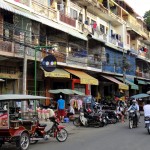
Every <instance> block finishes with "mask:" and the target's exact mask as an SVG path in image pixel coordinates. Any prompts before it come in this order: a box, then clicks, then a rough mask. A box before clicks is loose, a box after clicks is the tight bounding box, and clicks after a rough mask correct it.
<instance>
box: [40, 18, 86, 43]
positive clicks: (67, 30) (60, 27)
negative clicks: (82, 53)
mask: <svg viewBox="0 0 150 150" xmlns="http://www.w3.org/2000/svg"><path fill="white" fill-rule="evenodd" d="M38 17H39V18H40V20H41V23H43V24H45V25H48V26H49V27H52V28H55V29H58V30H60V31H63V32H65V33H68V34H70V35H72V36H75V37H77V38H79V39H82V40H85V41H87V40H88V39H87V37H86V36H85V35H84V34H82V33H80V32H78V31H76V30H74V29H72V28H70V27H67V26H65V25H62V24H60V23H59V24H58V23H57V22H54V21H52V20H49V19H46V18H44V17H41V16H38Z"/></svg>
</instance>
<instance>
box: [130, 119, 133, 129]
mask: <svg viewBox="0 0 150 150" xmlns="http://www.w3.org/2000/svg"><path fill="white" fill-rule="evenodd" d="M129 128H130V129H132V128H133V120H129Z"/></svg>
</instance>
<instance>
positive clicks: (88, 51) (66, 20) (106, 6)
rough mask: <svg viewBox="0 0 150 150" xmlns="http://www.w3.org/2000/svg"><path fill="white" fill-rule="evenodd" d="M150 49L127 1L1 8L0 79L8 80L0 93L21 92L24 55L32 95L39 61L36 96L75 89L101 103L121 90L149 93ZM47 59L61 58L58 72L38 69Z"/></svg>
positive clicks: (27, 1) (9, 2) (54, 1)
mask: <svg viewBox="0 0 150 150" xmlns="http://www.w3.org/2000/svg"><path fill="white" fill-rule="evenodd" d="M37 46H38V49H36V47H37ZM42 46H45V48H42ZM149 47H150V39H149V31H148V30H147V28H146V25H145V23H144V22H143V21H142V20H141V19H140V16H138V14H136V13H135V12H134V11H133V9H132V8H131V7H130V6H129V5H128V4H127V3H125V2H123V1H119V0H115V1H113V0H80V1H78V0H2V1H1V3H0V60H1V64H0V68H1V69H0V70H1V72H0V78H2V79H4V80H5V82H3V83H1V84H0V89H1V93H21V92H22V90H23V86H22V84H23V82H24V77H23V68H24V62H25V56H26V58H27V61H26V62H27V65H26V66H27V72H26V74H27V83H26V84H27V88H26V93H28V94H34V90H35V57H36V60H37V61H38V62H37V69H36V77H37V78H36V84H37V85H36V91H37V92H36V94H40V95H45V96H51V95H50V93H48V90H50V89H58V88H71V89H77V90H80V91H82V92H84V93H85V94H92V95H93V96H95V97H97V98H98V99H100V98H101V97H102V96H108V95H111V96H113V95H115V94H116V93H118V92H119V91H120V90H125V91H126V93H127V95H131V94H133V93H138V92H146V91H147V90H148V88H149V83H150V81H149V80H150V73H149V63H150V62H149V61H150V55H149V54H150V52H149ZM35 51H36V52H35ZM49 54H53V55H54V56H55V57H56V59H57V68H56V70H55V71H54V72H45V71H43V70H42V69H41V67H40V60H41V59H42V58H44V57H45V56H47V55H49ZM123 82H124V83H123ZM127 91H128V92H127ZM47 104H49V102H47Z"/></svg>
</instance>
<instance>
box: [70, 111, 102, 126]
mask: <svg viewBox="0 0 150 150" xmlns="http://www.w3.org/2000/svg"><path fill="white" fill-rule="evenodd" d="M73 124H74V125H75V126H77V127H78V126H86V127H88V126H92V127H103V126H104V122H103V121H102V118H101V116H100V114H93V113H88V112H86V111H85V112H83V111H81V112H80V115H79V117H78V118H75V119H74V121H73Z"/></svg>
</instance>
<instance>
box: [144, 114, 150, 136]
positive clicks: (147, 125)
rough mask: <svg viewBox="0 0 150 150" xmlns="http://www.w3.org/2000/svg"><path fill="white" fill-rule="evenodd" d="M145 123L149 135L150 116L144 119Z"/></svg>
mask: <svg viewBox="0 0 150 150" xmlns="http://www.w3.org/2000/svg"><path fill="white" fill-rule="evenodd" d="M144 121H145V128H146V129H147V131H148V133H149V134H150V116H146V117H145V118H144Z"/></svg>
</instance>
